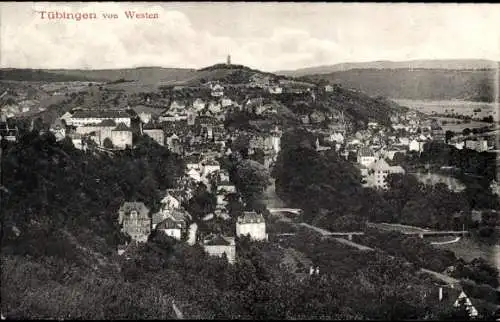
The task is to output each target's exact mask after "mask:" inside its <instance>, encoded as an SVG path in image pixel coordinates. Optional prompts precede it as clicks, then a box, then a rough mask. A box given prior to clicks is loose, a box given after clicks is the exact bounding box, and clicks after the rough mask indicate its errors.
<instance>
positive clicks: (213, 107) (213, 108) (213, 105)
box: [208, 101, 222, 114]
mask: <svg viewBox="0 0 500 322" xmlns="http://www.w3.org/2000/svg"><path fill="white" fill-rule="evenodd" d="M208 110H209V111H210V112H212V113H213V114H217V113H220V112H221V111H222V106H221V104H220V103H219V102H215V101H210V103H208Z"/></svg>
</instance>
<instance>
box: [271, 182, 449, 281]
mask: <svg viewBox="0 0 500 322" xmlns="http://www.w3.org/2000/svg"><path fill="white" fill-rule="evenodd" d="M263 201H264V202H265V204H266V206H267V207H268V208H271V207H272V208H286V207H287V205H286V203H285V202H283V200H281V199H280V198H279V197H278V196H277V195H276V190H275V187H274V180H272V184H271V185H270V186H269V187H268V188H267V189H266V191H265V197H264V200H263ZM295 225H300V226H303V227H307V228H310V229H312V230H314V231H316V232H319V233H320V234H322V235H324V236H325V235H326V236H327V235H328V234H329V233H330V232H329V231H328V230H326V229H323V228H319V227H316V226H313V225H309V224H306V223H299V224H295ZM398 226H399V227H398V228H400V229H401V228H403V229H404V228H406V229H409V228H410V227H411V226H405V225H398ZM411 228H418V227H411ZM420 229H421V228H420ZM422 230H423V229H422ZM423 231H425V230H423ZM328 237H329V238H333V239H335V240H336V241H338V242H339V243H342V244H344V245H348V246H351V247H353V248H357V249H359V250H362V251H374V250H375V249H374V248H371V247H367V246H364V245H361V244H357V243H353V242H351V241H349V240H347V239H344V238H335V237H331V236H328ZM390 257H391V258H394V256H390ZM418 273H419V274H423V273H427V274H430V275H432V276H433V277H434V278H436V279H439V280H441V281H443V282H445V283H447V284H449V285H456V284H458V283H459V281H458V280H457V279H454V278H452V277H450V276H447V275H444V274H441V273H438V272H434V271H431V270H428V269H425V268H422V269H420V270H419V271H418Z"/></svg>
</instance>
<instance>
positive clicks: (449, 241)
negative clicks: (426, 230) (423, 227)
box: [431, 237, 462, 245]
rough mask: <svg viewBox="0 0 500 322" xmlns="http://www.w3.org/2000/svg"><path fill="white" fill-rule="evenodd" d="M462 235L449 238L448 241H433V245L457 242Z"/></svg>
mask: <svg viewBox="0 0 500 322" xmlns="http://www.w3.org/2000/svg"><path fill="white" fill-rule="evenodd" d="M461 238H462V237H457V238H455V239H453V240H447V241H444V242H431V245H447V244H453V243H456V242H458V241H459V240H460V239H461Z"/></svg>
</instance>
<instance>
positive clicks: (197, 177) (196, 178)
mask: <svg viewBox="0 0 500 322" xmlns="http://www.w3.org/2000/svg"><path fill="white" fill-rule="evenodd" d="M186 174H187V176H188V177H189V178H191V179H193V180H194V181H196V182H201V181H202V179H201V174H200V173H199V172H198V171H196V170H195V169H190V170H189V171H188V172H187V173H186Z"/></svg>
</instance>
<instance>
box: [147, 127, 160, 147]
mask: <svg viewBox="0 0 500 322" xmlns="http://www.w3.org/2000/svg"><path fill="white" fill-rule="evenodd" d="M142 131H143V133H144V134H145V135H147V136H149V137H150V138H152V139H153V140H155V141H156V143H158V144H159V145H161V146H164V145H165V133H164V132H163V130H162V129H149V128H145V129H143V130H142Z"/></svg>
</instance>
